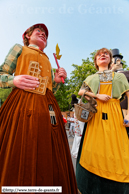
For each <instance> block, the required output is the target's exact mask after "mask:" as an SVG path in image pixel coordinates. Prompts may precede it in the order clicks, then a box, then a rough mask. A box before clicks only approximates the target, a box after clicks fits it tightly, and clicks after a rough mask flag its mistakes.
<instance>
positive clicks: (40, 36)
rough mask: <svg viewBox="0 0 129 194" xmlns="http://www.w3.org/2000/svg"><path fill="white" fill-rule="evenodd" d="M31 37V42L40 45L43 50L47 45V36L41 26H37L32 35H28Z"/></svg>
mask: <svg viewBox="0 0 129 194" xmlns="http://www.w3.org/2000/svg"><path fill="white" fill-rule="evenodd" d="M27 38H28V39H29V44H34V45H37V46H38V47H40V48H41V49H42V50H43V49H44V48H45V47H46V45H47V37H46V34H45V32H44V31H42V30H41V29H40V28H35V29H34V31H33V32H32V34H31V36H29V37H28V36H27Z"/></svg>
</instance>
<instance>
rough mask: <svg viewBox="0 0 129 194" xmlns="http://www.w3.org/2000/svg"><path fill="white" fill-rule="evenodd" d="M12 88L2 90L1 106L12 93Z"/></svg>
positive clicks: (0, 90)
mask: <svg viewBox="0 0 129 194" xmlns="http://www.w3.org/2000/svg"><path fill="white" fill-rule="evenodd" d="M11 91H12V88H6V89H2V88H0V99H1V105H2V104H3V103H4V101H5V100H6V98H7V97H8V95H9V94H10V93H11Z"/></svg>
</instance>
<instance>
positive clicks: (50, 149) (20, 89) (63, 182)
mask: <svg viewBox="0 0 129 194" xmlns="http://www.w3.org/2000/svg"><path fill="white" fill-rule="evenodd" d="M22 37H23V42H24V46H21V45H19V44H15V45H14V46H13V47H12V48H11V49H10V51H9V53H8V55H7V56H6V58H5V61H4V63H3V64H2V65H1V66H0V74H1V77H0V86H1V87H2V88H7V87H13V90H12V92H11V94H10V95H9V96H8V98H7V99H6V101H5V102H4V104H3V105H2V107H1V116H0V124H1V126H0V183H1V186H61V187H62V193H63V194H73V193H74V194H77V186H76V179H75V175H74V170H73V165H72V160H71V154H70V150H69V145H68V140H67V135H66V131H65V127H64V122H63V118H62V115H61V111H60V109H59V106H58V104H57V101H56V99H55V97H54V95H53V89H54V87H55V85H57V83H60V82H61V77H63V78H64V79H65V78H66V76H67V73H66V71H65V69H64V68H59V69H57V70H56V73H55V77H53V73H52V68H51V64H50V62H49V59H48V57H47V55H46V54H45V53H44V49H45V47H46V46H47V40H48V29H47V27H46V25H45V24H42V23H41V24H35V25H33V26H31V27H29V28H28V29H27V30H26V31H25V32H24V33H23V36H22ZM28 72H29V73H30V74H28ZM13 73H15V76H13Z"/></svg>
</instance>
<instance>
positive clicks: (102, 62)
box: [96, 51, 110, 67]
mask: <svg viewBox="0 0 129 194" xmlns="http://www.w3.org/2000/svg"><path fill="white" fill-rule="evenodd" d="M96 62H97V66H98V67H100V66H103V67H108V65H109V63H110V55H109V53H108V52H107V51H103V52H99V53H98V55H97V57H96Z"/></svg>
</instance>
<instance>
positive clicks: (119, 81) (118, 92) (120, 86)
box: [84, 72, 129, 100]
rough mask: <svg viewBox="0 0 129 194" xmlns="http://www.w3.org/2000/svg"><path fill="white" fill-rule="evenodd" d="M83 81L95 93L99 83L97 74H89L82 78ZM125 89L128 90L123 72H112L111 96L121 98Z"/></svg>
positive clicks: (128, 85) (128, 84) (128, 86)
mask: <svg viewBox="0 0 129 194" xmlns="http://www.w3.org/2000/svg"><path fill="white" fill-rule="evenodd" d="M84 82H85V83H86V85H88V87H89V88H90V89H91V91H92V92H93V93H94V94H95V95H96V94H97V92H98V89H99V85H100V80H99V75H98V74H94V75H90V76H88V77H87V78H86V79H85V80H84ZM126 91H129V83H128V81H127V78H126V77H125V75H124V74H123V73H115V72H114V78H113V80H112V97H113V98H116V99H120V100H123V98H124V95H125V92H126Z"/></svg>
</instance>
